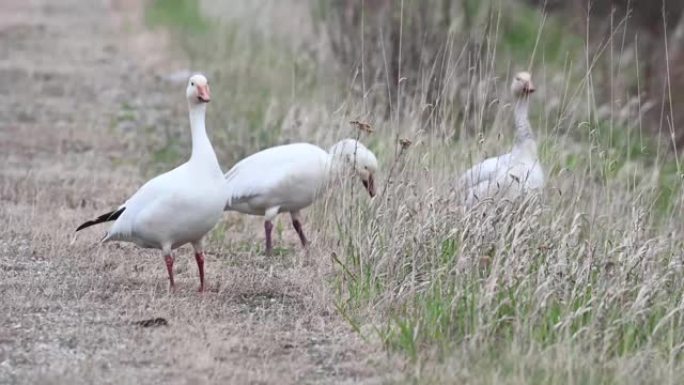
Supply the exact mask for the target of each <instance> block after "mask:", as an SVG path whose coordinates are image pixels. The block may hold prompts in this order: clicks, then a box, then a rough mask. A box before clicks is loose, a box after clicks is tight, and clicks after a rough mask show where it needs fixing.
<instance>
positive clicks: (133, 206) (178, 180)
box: [76, 74, 226, 291]
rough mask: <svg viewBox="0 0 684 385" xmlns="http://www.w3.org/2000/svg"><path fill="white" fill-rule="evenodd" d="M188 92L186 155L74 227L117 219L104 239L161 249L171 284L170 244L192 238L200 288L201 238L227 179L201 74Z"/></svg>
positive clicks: (217, 210) (218, 209)
mask: <svg viewBox="0 0 684 385" xmlns="http://www.w3.org/2000/svg"><path fill="white" fill-rule="evenodd" d="M186 97H187V99H188V108H189V110H190V129H191V131H192V154H191V156H190V160H188V161H187V162H185V163H184V164H182V165H180V166H178V167H177V168H175V169H173V170H171V171H169V172H167V173H165V174H162V175H159V176H157V177H155V178H154V179H152V180H150V181H149V182H147V183H145V184H144V185H143V186H142V187H141V188H140V189H139V190H138V191H137V192H136V193H135V194H133V196H131V197H130V198H129V199H128V200H127V201H126V202H125V203H124V204H122V205H121V206H119V208H117V209H116V210H114V211H111V212H108V213H106V214H103V215H100V216H99V217H97V218H95V219H93V220H91V221H88V222H85V223H83V224H82V225H80V226H79V227H78V228H77V229H76V231H79V230H82V229H85V228H87V227H90V226H93V225H96V224H98V223H102V222H108V221H115V222H114V224H113V225H112V227H111V228H110V229H109V231H108V232H107V234H106V235H105V237H104V239H103V242H106V241H126V242H133V243H135V244H137V245H138V246H140V247H144V248H155V249H160V250H161V251H162V255H163V256H164V259H165V261H166V268H167V271H168V275H169V285H170V287H171V289H172V290H173V289H174V288H175V284H174V279H173V261H174V257H173V250H174V249H176V248H178V247H180V246H182V245H184V244H186V243H190V244H192V247H193V248H194V251H195V261H196V262H197V268H198V270H199V279H200V287H199V291H204V250H203V248H202V240H203V238H204V236H205V235H206V234H207V233H208V232H209V231H210V230H211V229H212V228H213V227H214V226H215V225H216V223H217V222H218V221H219V219H220V218H221V215H222V213H223V206H224V205H225V202H226V192H225V181H224V179H223V172H222V171H221V167H220V166H219V163H218V161H217V159H216V154H215V153H214V149H213V147H212V145H211V142H210V141H209V138H208V137H207V132H206V127H205V124H204V121H205V115H206V109H207V103H208V102H209V100H210V94H209V84H208V83H207V79H206V78H205V77H204V76H203V75H201V74H197V75H193V76H192V77H191V78H190V79H189V80H188V85H187V89H186Z"/></svg>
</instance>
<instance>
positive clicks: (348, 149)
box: [330, 139, 378, 197]
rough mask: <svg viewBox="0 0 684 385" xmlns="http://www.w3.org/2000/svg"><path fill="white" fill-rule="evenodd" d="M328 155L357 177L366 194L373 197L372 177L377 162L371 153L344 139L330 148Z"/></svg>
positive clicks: (361, 146)
mask: <svg viewBox="0 0 684 385" xmlns="http://www.w3.org/2000/svg"><path fill="white" fill-rule="evenodd" d="M330 154H331V155H332V156H333V158H334V159H335V160H338V161H341V162H342V163H344V165H345V166H346V167H349V168H350V169H351V170H352V171H353V172H354V173H355V174H356V175H358V177H359V178H360V179H361V183H363V187H365V188H366V191H368V194H369V195H370V196H371V197H374V196H375V178H374V176H375V172H376V171H377V170H378V160H377V158H376V157H375V155H374V154H373V152H371V151H370V150H369V149H367V148H366V146H364V145H363V144H361V143H360V142H359V141H357V140H354V139H344V140H342V141H340V142H338V143H337V144H335V145H334V146H332V148H331V149H330Z"/></svg>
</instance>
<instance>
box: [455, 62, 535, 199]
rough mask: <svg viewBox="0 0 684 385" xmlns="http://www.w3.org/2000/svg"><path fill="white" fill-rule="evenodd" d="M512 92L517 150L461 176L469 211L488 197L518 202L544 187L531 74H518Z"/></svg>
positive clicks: (486, 162)
mask: <svg viewBox="0 0 684 385" xmlns="http://www.w3.org/2000/svg"><path fill="white" fill-rule="evenodd" d="M511 92H512V93H513V97H514V99H515V106H514V110H513V114H514V117H515V130H516V131H515V144H514V145H513V150H512V151H511V152H510V153H508V154H504V155H501V156H498V157H493V158H489V159H486V160H484V161H483V162H481V163H479V164H477V165H475V166H473V167H472V168H471V169H469V170H468V171H466V172H465V173H464V174H463V175H462V176H461V178H460V179H459V186H461V187H462V188H465V192H466V197H465V199H466V206H468V207H471V206H473V205H474V204H475V203H477V202H478V201H480V200H482V199H485V198H487V197H494V196H497V197H507V198H515V197H517V196H520V195H522V194H524V193H526V192H527V191H530V190H536V189H541V188H542V187H543V186H544V171H543V170H542V167H541V164H540V163H539V159H538V157H537V142H536V141H535V139H534V134H533V133H532V128H531V127H530V121H529V119H528V117H527V111H528V106H529V99H530V95H531V94H532V93H533V92H534V85H533V84H532V78H531V76H530V74H529V73H527V72H520V73H518V74H517V75H516V76H515V78H514V79H513V83H512V84H511Z"/></svg>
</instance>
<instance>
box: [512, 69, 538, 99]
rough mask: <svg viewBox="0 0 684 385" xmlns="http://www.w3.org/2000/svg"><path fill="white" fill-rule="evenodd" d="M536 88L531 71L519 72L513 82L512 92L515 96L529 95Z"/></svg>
mask: <svg viewBox="0 0 684 385" xmlns="http://www.w3.org/2000/svg"><path fill="white" fill-rule="evenodd" d="M534 90H535V88H534V84H532V76H531V75H530V73H529V72H518V73H517V74H516V75H515V77H514V78H513V83H511V92H512V93H513V95H514V96H515V97H523V96H528V95H529V94H531V93H533V92H534Z"/></svg>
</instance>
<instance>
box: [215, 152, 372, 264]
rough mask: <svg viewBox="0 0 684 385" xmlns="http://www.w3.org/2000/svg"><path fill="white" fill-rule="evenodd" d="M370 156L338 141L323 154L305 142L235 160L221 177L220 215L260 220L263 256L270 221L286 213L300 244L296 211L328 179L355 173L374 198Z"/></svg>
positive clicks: (268, 251) (268, 247) (322, 188)
mask: <svg viewBox="0 0 684 385" xmlns="http://www.w3.org/2000/svg"><path fill="white" fill-rule="evenodd" d="M377 168H378V161H377V159H376V158H375V155H373V153H372V152H371V151H370V150H368V149H367V148H366V147H365V146H364V145H363V144H361V143H360V142H358V141H357V140H354V139H344V140H342V141H340V142H338V143H337V144H335V145H334V146H332V147H331V148H330V151H329V152H325V150H323V149H321V148H320V147H318V146H315V145H313V144H309V143H293V144H287V145H282V146H276V147H271V148H268V149H266V150H263V151H260V152H257V153H255V154H252V155H250V156H248V157H247V158H245V159H243V160H241V161H240V162H238V163H237V164H236V165H235V166H233V168H232V169H230V171H228V172H227V173H226V189H227V192H228V201H227V203H226V207H225V209H226V211H238V212H241V213H244V214H252V215H260V216H264V217H265V222H264V230H265V232H266V254H267V255H270V254H271V251H272V247H273V246H272V242H271V230H272V229H273V223H272V221H273V219H275V217H276V216H277V215H278V214H279V213H282V212H289V213H290V216H291V217H292V226H293V227H294V228H295V230H296V231H297V234H298V235H299V240H300V241H301V242H302V245H303V246H306V244H307V240H306V236H305V235H304V230H303V228H302V224H301V222H300V220H299V211H300V210H301V209H303V208H305V207H307V206H309V205H311V204H312V203H313V202H314V201H315V200H316V199H318V198H319V197H320V196H321V195H322V194H323V192H324V191H325V189H326V188H327V186H328V185H329V183H330V182H331V178H333V177H335V176H337V175H340V173H343V172H345V170H352V171H353V172H354V173H356V174H357V175H358V176H359V177H360V178H361V182H362V183H363V185H364V187H365V188H366V190H367V191H368V193H369V194H370V196H371V197H373V196H375V183H374V179H373V175H374V173H375V172H376V170H377Z"/></svg>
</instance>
